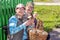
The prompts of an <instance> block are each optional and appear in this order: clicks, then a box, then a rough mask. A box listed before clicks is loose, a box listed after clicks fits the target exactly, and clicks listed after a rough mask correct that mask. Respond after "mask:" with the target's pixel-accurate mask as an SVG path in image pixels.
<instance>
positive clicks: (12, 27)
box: [9, 16, 27, 40]
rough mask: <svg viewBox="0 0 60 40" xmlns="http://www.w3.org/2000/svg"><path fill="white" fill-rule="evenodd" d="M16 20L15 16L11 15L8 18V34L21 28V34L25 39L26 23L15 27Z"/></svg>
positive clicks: (14, 32)
mask: <svg viewBox="0 0 60 40" xmlns="http://www.w3.org/2000/svg"><path fill="white" fill-rule="evenodd" d="M17 21H18V19H17V18H16V17H15V16H12V17H11V18H10V19H9V31H10V35H13V34H16V33H17V32H19V31H21V30H22V29H24V34H23V40H24V39H27V33H26V25H25V23H23V24H21V25H19V26H18V27H17Z"/></svg>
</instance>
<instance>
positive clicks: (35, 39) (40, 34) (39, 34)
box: [29, 29, 48, 40]
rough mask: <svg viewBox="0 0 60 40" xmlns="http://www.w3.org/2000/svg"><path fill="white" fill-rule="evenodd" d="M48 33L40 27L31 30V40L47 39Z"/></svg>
mask: <svg viewBox="0 0 60 40" xmlns="http://www.w3.org/2000/svg"><path fill="white" fill-rule="evenodd" d="M47 35H48V33H47V32H45V31H41V30H38V29H31V30H29V40H46V39H47Z"/></svg>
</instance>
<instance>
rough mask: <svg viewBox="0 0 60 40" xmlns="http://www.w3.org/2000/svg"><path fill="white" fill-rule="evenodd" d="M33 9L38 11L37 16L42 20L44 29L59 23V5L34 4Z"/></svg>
mask: <svg viewBox="0 0 60 40" xmlns="http://www.w3.org/2000/svg"><path fill="white" fill-rule="evenodd" d="M34 11H37V12H38V18H40V19H41V20H42V21H43V23H44V28H45V30H46V31H48V32H49V31H50V29H52V28H54V27H55V25H58V24H60V6H43V5H42V6H34Z"/></svg>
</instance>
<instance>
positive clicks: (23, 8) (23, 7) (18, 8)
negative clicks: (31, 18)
mask: <svg viewBox="0 0 60 40" xmlns="http://www.w3.org/2000/svg"><path fill="white" fill-rule="evenodd" d="M22 8H23V9H25V8H24V7H21V8H20V7H18V8H16V9H20V10H21V9H22Z"/></svg>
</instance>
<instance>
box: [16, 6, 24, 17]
mask: <svg viewBox="0 0 60 40" xmlns="http://www.w3.org/2000/svg"><path fill="white" fill-rule="evenodd" d="M16 13H17V14H18V15H20V16H23V15H24V8H23V7H22V8H16Z"/></svg>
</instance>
